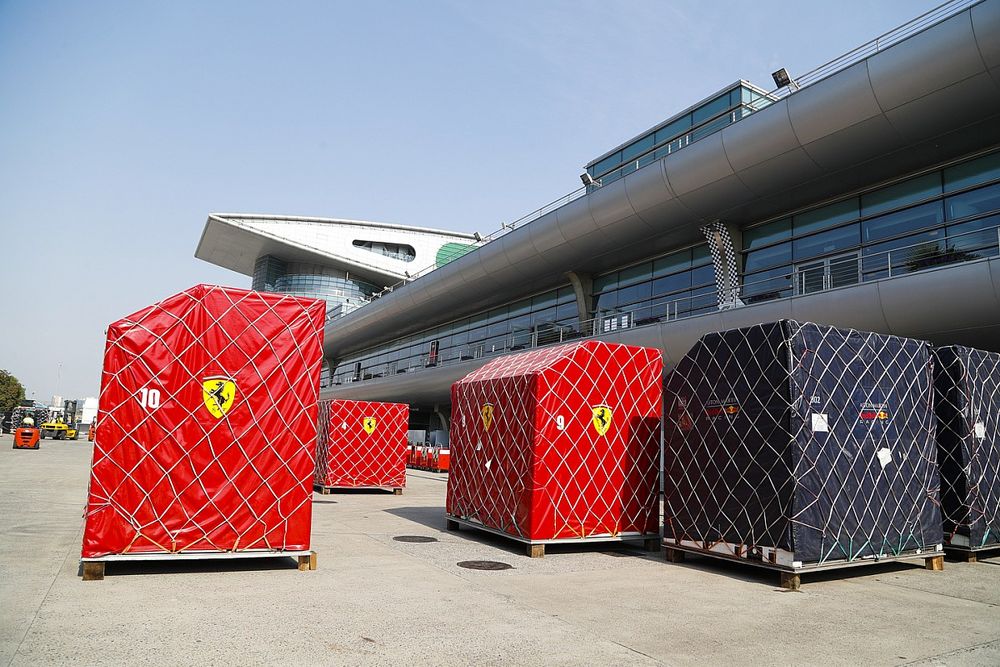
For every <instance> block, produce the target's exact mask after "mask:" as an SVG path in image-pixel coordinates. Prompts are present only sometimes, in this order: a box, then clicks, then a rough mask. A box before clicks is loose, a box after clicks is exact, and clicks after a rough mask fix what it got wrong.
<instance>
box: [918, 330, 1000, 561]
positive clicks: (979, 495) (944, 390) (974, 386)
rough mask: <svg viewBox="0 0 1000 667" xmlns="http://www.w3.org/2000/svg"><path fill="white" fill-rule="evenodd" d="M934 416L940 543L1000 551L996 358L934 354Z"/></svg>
mask: <svg viewBox="0 0 1000 667" xmlns="http://www.w3.org/2000/svg"><path fill="white" fill-rule="evenodd" d="M934 358H935V366H934V389H935V411H936V413H937V418H938V422H937V423H938V432H937V442H938V466H939V468H940V471H941V513H942V515H943V519H944V541H945V543H946V544H948V545H949V546H951V547H953V548H958V549H968V550H970V551H975V550H977V549H984V548H995V547H997V546H1000V444H998V440H997V435H998V433H997V431H998V426H997V418H998V416H1000V354H997V353H995V352H984V351H982V350H976V349H972V348H968V347H958V346H949V347H939V348H936V349H935V350H934Z"/></svg>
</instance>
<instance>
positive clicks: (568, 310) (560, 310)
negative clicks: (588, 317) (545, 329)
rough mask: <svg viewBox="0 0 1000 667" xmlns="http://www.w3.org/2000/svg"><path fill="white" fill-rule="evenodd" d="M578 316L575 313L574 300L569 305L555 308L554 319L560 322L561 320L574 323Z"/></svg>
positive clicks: (565, 304)
mask: <svg viewBox="0 0 1000 667" xmlns="http://www.w3.org/2000/svg"><path fill="white" fill-rule="evenodd" d="M579 316H580V314H579V313H578V312H577V309H576V300H573V301H571V302H569V303H561V304H559V305H558V306H556V319H558V320H559V321H560V322H562V321H563V320H573V321H576V319H577V318H578V317H579Z"/></svg>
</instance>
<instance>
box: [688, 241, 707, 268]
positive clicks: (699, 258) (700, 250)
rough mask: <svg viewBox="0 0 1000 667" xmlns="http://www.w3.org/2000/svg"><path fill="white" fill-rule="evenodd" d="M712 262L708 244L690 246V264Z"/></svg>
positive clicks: (699, 264)
mask: <svg viewBox="0 0 1000 667" xmlns="http://www.w3.org/2000/svg"><path fill="white" fill-rule="evenodd" d="M711 263H712V253H711V252H709V250H708V244H707V243H702V244H701V245H696V246H695V247H693V248H691V266H701V265H702V264H711Z"/></svg>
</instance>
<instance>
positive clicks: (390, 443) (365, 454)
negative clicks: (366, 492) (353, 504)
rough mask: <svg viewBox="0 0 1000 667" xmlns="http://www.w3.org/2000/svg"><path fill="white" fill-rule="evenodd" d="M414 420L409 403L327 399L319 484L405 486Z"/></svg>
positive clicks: (323, 410) (318, 453) (319, 453)
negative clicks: (411, 421) (409, 435)
mask: <svg viewBox="0 0 1000 667" xmlns="http://www.w3.org/2000/svg"><path fill="white" fill-rule="evenodd" d="M324 413H328V414H329V417H324ZM409 417H410V406H408V405H406V404H404V403H374V402H369V401H341V400H334V401H324V402H323V404H322V407H321V409H320V421H321V426H320V438H319V443H318V444H317V446H316V484H317V485H319V486H326V487H381V488H391V489H401V488H403V487H404V486H406V447H407V443H406V431H407V428H408V426H407V425H408V422H409ZM324 426H325V428H324Z"/></svg>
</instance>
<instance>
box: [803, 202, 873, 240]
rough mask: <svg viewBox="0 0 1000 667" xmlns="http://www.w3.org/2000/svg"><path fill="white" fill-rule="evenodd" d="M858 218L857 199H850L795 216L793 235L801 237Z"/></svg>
mask: <svg viewBox="0 0 1000 667" xmlns="http://www.w3.org/2000/svg"><path fill="white" fill-rule="evenodd" d="M858 217H859V214H858V199H857V197H851V198H850V199H845V200H844V201H838V202H835V203H833V204H829V205H827V206H823V207H822V208H817V209H814V210H812V211H807V212H806V213H800V214H798V215H797V216H795V219H794V220H795V235H796V236H802V235H803V234H808V233H809V232H815V231H818V230H820V229H826V228H827V227H833V226H834V225H839V224H840V223H842V222H848V221H850V220H854V219H855V218H858Z"/></svg>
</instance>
